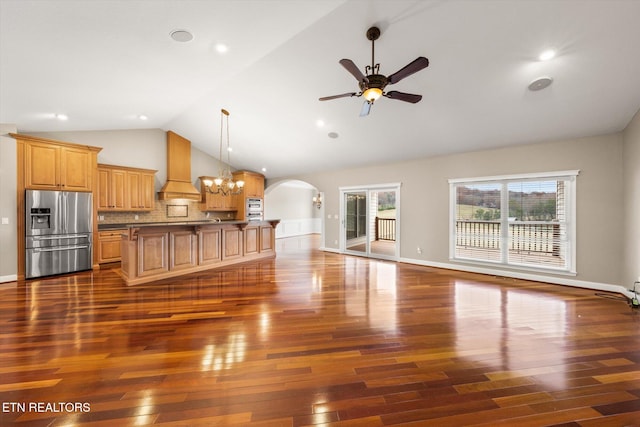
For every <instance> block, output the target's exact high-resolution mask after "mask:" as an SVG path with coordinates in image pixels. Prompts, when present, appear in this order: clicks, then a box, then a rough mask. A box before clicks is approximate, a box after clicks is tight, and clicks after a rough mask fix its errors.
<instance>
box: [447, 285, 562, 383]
mask: <svg viewBox="0 0 640 427" xmlns="http://www.w3.org/2000/svg"><path fill="white" fill-rule="evenodd" d="M454 286H455V292H454V294H455V330H456V332H457V333H456V352H457V353H458V354H460V355H463V356H464V357H465V358H466V359H469V360H475V361H477V362H482V363H489V364H491V365H493V366H494V367H495V371H496V372H495V375H496V377H505V378H507V377H508V378H515V377H519V376H520V377H522V376H525V375H526V368H530V367H531V366H530V365H529V362H530V360H531V359H535V360H537V361H540V359H541V354H543V355H546V356H545V357H544V359H545V363H552V364H553V363H554V362H553V360H554V359H556V358H557V363H558V365H559V366H562V365H560V364H561V362H563V361H564V360H563V359H562V356H558V355H562V354H564V352H563V350H565V347H566V345H567V344H568V343H567V342H566V336H567V334H568V331H567V322H568V319H567V315H568V313H567V303H566V302H565V301H562V300H559V299H558V298H555V297H553V296H551V295H545V294H536V293H532V292H530V291H527V292H524V291H520V290H518V289H517V288H514V287H511V286H499V285H495V286H492V285H490V284H479V283H477V282H476V283H472V282H467V281H464V280H456V281H455V283H454ZM529 355H531V356H532V357H529ZM496 356H499V358H498V359H497V360H496ZM522 370H525V371H522ZM521 371H522V372H521ZM519 372H520V373H519ZM560 374H562V372H560ZM566 381H567V378H566V377H565V376H564V375H560V377H558V376H554V377H553V380H552V384H550V385H551V386H552V387H554V388H558V389H562V388H563V387H566Z"/></svg>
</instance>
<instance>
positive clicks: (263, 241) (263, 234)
mask: <svg viewBox="0 0 640 427" xmlns="http://www.w3.org/2000/svg"><path fill="white" fill-rule="evenodd" d="M275 243H276V229H275V228H274V227H271V226H260V252H275V250H276V248H275Z"/></svg>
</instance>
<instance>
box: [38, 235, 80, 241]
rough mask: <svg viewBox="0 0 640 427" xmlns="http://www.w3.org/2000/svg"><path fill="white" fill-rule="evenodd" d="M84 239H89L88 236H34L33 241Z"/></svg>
mask: <svg viewBox="0 0 640 427" xmlns="http://www.w3.org/2000/svg"><path fill="white" fill-rule="evenodd" d="M82 237H89V235H88V234H65V235H55V236H33V237H32V238H33V240H59V239H77V238H82Z"/></svg>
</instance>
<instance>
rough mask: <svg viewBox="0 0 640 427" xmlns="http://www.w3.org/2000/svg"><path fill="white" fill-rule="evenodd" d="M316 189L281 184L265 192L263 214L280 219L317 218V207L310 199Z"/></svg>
mask: <svg viewBox="0 0 640 427" xmlns="http://www.w3.org/2000/svg"><path fill="white" fill-rule="evenodd" d="M316 193H317V190H315V189H313V188H301V187H296V186H289V185H287V184H281V185H278V186H276V187H275V188H270V189H268V191H267V192H266V194H265V197H264V198H265V216H266V217H267V218H280V219H285V220H288V219H308V218H317V217H318V209H316V208H315V207H314V206H313V203H312V200H313V197H314V196H315V195H316Z"/></svg>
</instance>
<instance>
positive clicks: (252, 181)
mask: <svg viewBox="0 0 640 427" xmlns="http://www.w3.org/2000/svg"><path fill="white" fill-rule="evenodd" d="M233 179H234V181H238V180H242V181H244V188H243V190H242V193H240V194H239V195H237V196H235V199H236V206H237V210H236V219H237V220H245V219H246V208H247V199H263V198H264V175H261V174H259V173H256V172H249V171H236V172H234V173H233ZM263 209H264V202H263Z"/></svg>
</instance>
